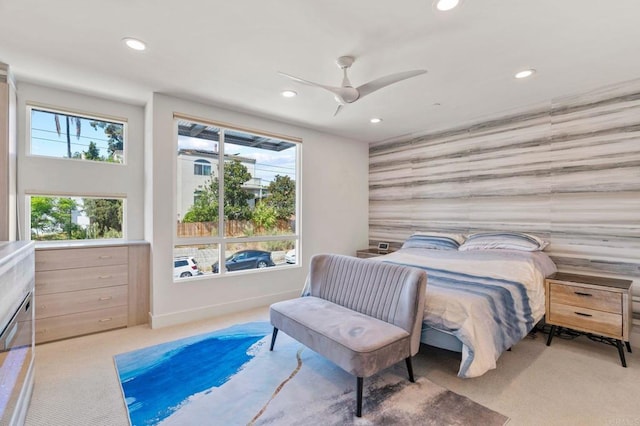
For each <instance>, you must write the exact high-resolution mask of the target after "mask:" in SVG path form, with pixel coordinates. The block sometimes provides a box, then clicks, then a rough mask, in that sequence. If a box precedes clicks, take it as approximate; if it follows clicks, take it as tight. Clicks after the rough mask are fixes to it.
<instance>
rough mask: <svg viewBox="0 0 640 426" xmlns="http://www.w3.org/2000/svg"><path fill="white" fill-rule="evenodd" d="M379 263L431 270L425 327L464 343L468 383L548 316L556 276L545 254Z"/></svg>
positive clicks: (416, 254) (421, 252)
mask: <svg viewBox="0 0 640 426" xmlns="http://www.w3.org/2000/svg"><path fill="white" fill-rule="evenodd" d="M375 259H376V260H380V261H385V262H392V263H397V264H402V265H411V266H416V267H419V268H422V269H425V270H426V271H427V291H426V301H425V314H424V323H425V324H426V325H428V326H429V327H432V328H435V329H437V330H442V331H445V332H448V333H451V334H453V335H455V336H456V337H457V338H458V339H459V340H460V341H461V342H462V361H461V363H460V370H459V371H458V376H460V377H465V378H469V377H477V376H480V375H482V374H484V373H485V372H487V371H488V370H491V369H494V368H496V360H497V359H498V357H499V356H500V354H502V352H503V351H505V350H506V349H508V348H510V347H511V346H513V345H514V344H515V343H517V342H518V341H519V340H521V339H522V338H523V337H525V336H526V335H527V334H528V333H529V332H530V331H531V329H532V328H533V326H535V324H536V323H537V322H538V321H539V320H540V319H541V318H542V317H543V315H544V312H545V299H544V278H545V277H546V276H548V275H550V274H552V273H553V272H555V271H556V267H555V264H554V263H553V262H552V261H551V259H550V258H549V257H548V256H547V255H546V254H545V253H543V252H540V251H536V252H525V251H517V250H473V251H457V250H428V249H419V248H409V249H401V250H398V251H396V252H394V253H390V254H388V255H385V256H380V257H377V258H375Z"/></svg>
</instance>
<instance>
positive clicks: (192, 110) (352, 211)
mask: <svg viewBox="0 0 640 426" xmlns="http://www.w3.org/2000/svg"><path fill="white" fill-rule="evenodd" d="M174 112H179V113H182V114H187V115H191V116H195V117H202V118H207V119H211V120H216V121H223V122H228V123H232V124H236V125H239V126H244V127H249V128H253V129H259V130H263V131H267V132H273V133H279V134H285V135H289V136H294V137H300V138H302V139H303V143H302V164H301V176H302V178H301V182H300V183H301V185H302V201H301V212H302V214H301V217H299V218H298V222H299V225H300V226H301V247H302V258H301V264H302V265H303V266H302V267H297V268H295V267H294V268H283V269H280V268H274V269H273V270H267V271H259V272H253V273H244V274H242V275H235V276H225V277H201V278H198V279H193V280H188V281H186V280H182V281H181V282H177V283H174V282H173V278H172V268H173V263H172V259H173V254H172V253H173V235H174V232H175V231H174V223H175V217H176V210H175V204H176V201H175V197H176V196H175V194H176V190H175V181H176V178H175V176H176V149H177V147H176V137H175V129H174V126H173V113H174ZM146 126H147V139H146V141H145V144H146V152H147V159H146V161H147V165H146V166H145V167H146V172H145V175H146V176H147V181H146V182H145V186H146V191H148V192H147V193H146V199H147V200H148V203H147V205H146V206H145V223H146V231H145V239H147V240H149V241H150V242H151V262H152V265H153V268H152V274H151V277H152V298H151V302H152V308H151V322H152V326H153V327H159V326H165V325H170V324H176V323H181V322H186V321H190V320H195V319H200V318H205V317H209V316H214V315H221V314H225V313H228V312H233V311H239V310H243V309H247V308H251V307H255V306H262V305H266V304H269V303H272V302H274V301H277V300H282V299H286V298H290V297H295V296H297V295H298V294H299V293H300V290H301V289H302V286H303V284H304V280H305V277H306V274H307V265H308V263H309V259H310V257H311V256H312V255H313V254H316V253H321V252H324V253H326V252H333V253H342V254H349V255H355V251H356V250H357V249H358V248H362V247H367V244H368V236H367V233H368V221H367V218H368V162H369V158H368V149H369V148H368V145H367V144H364V143H358V142H354V141H351V140H347V139H344V138H339V137H336V136H330V135H327V134H322V133H318V132H315V131H311V130H308V129H304V128H300V127H296V126H292V125H288V124H284V123H280V122H276V121H271V120H267V119H262V118H258V117H255V116H251V115H247V114H242V113H238V112H234V111H230V110H225V109H221V108H217V107H213V106H207V105H203V104H198V103H195V102H190V101H185V100H182V99H177V98H173V97H169V96H166V95H162V94H154V95H153V97H152V100H151V101H150V103H149V104H148V105H147V112H146Z"/></svg>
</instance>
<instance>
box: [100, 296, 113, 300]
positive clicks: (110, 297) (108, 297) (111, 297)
mask: <svg viewBox="0 0 640 426" xmlns="http://www.w3.org/2000/svg"><path fill="white" fill-rule="evenodd" d="M111 299H113V296H103V297H101V298H100V299H98V300H111Z"/></svg>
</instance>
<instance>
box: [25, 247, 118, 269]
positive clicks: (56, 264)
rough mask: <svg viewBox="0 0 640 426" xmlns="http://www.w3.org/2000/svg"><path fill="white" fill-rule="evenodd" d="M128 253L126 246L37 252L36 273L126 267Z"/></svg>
mask: <svg viewBox="0 0 640 426" xmlns="http://www.w3.org/2000/svg"><path fill="white" fill-rule="evenodd" d="M128 253H129V252H128V248H127V247H124V246H123V247H120V246H118V247H92V248H74V249H54V250H36V272H40V271H51V270H57V269H74V268H86V267H90V266H109V265H126V264H127V261H128ZM124 269H126V268H124Z"/></svg>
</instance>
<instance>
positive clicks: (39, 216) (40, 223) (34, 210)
mask: <svg viewBox="0 0 640 426" xmlns="http://www.w3.org/2000/svg"><path fill="white" fill-rule="evenodd" d="M53 200H54V199H53V198H50V197H31V232H33V233H34V234H35V235H34V237H35V239H40V237H41V236H42V234H45V233H53V232H55V230H56V229H55V224H54V222H53V209H54V202H53Z"/></svg>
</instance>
